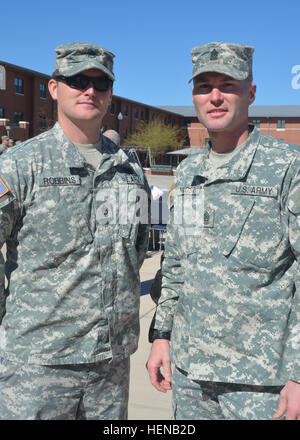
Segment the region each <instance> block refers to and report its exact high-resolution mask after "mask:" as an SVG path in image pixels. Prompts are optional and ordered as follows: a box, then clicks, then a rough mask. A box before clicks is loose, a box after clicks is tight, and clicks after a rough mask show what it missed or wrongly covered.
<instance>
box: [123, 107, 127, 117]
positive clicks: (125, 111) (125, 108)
mask: <svg viewBox="0 0 300 440" xmlns="http://www.w3.org/2000/svg"><path fill="white" fill-rule="evenodd" d="M123 115H124V116H128V105H127V104H124V108H123Z"/></svg>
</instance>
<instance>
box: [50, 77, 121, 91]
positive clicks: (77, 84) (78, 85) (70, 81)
mask: <svg viewBox="0 0 300 440" xmlns="http://www.w3.org/2000/svg"><path fill="white" fill-rule="evenodd" d="M53 78H54V79H56V80H57V81H62V82H64V83H65V84H67V85H68V86H69V87H72V88H73V89H78V90H84V89H86V88H87V86H88V85H89V84H90V83H92V84H93V86H94V89H95V90H97V91H98V92H106V91H107V90H109V89H110V88H111V87H112V84H113V82H112V80H111V79H109V78H108V77H107V76H86V75H83V73H78V74H77V75H73V76H63V75H54V76H53Z"/></svg>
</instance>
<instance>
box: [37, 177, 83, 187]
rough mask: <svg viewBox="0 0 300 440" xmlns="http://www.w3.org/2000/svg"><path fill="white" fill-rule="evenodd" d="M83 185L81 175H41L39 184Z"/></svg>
mask: <svg viewBox="0 0 300 440" xmlns="http://www.w3.org/2000/svg"><path fill="white" fill-rule="evenodd" d="M73 185H81V179H80V177H79V176H73V175H72V176H40V178H39V186H73Z"/></svg>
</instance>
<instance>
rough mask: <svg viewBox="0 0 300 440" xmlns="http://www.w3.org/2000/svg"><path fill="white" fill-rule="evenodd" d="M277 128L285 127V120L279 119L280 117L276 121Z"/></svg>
mask: <svg viewBox="0 0 300 440" xmlns="http://www.w3.org/2000/svg"><path fill="white" fill-rule="evenodd" d="M277 128H281V129H285V120H283V119H282V120H281V119H279V120H278V121H277Z"/></svg>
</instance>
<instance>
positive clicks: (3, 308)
mask: <svg viewBox="0 0 300 440" xmlns="http://www.w3.org/2000/svg"><path fill="white" fill-rule="evenodd" d="M56 52H57V59H56V71H55V73H54V75H53V78H52V79H50V81H49V90H50V93H51V95H52V98H53V99H55V100H57V104H58V122H57V123H56V125H55V126H54V127H53V128H52V129H51V130H49V131H48V132H45V133H43V134H41V135H39V136H37V137H35V138H32V139H30V140H28V141H26V142H23V143H22V144H20V145H17V146H16V147H14V148H13V149H11V150H9V151H8V152H7V153H6V154H5V155H4V156H2V158H1V161H0V170H1V175H0V248H2V246H3V244H4V243H6V247H7V253H6V262H5V261H4V259H3V258H2V256H1V260H0V270H1V277H0V279H1V285H0V322H1V325H0V419H126V418H127V405H128V387H129V357H130V355H131V354H132V353H133V352H134V351H135V350H136V349H137V343H138V336H139V313H138V312H139V301H140V280H139V268H140V267H141V265H142V262H143V260H144V257H145V254H146V250H147V245H148V236H149V230H148V205H147V204H148V198H149V197H150V190H149V188H148V186H147V183H146V179H145V177H144V174H143V171H142V169H141V168H140V166H139V165H138V164H137V163H136V162H135V161H134V160H132V159H130V158H129V157H128V156H127V155H126V154H125V153H124V152H123V151H122V150H121V149H120V148H118V147H117V146H116V145H115V144H114V143H112V142H111V141H110V140H109V139H108V138H105V137H103V136H101V134H100V128H101V122H102V118H103V117H104V115H105V113H106V111H107V108H108V106H109V105H110V102H111V98H112V84H113V81H114V74H113V70H112V69H113V56H114V55H113V54H112V53H111V52H109V51H107V50H106V49H103V48H101V47H99V46H96V45H92V44H89V43H70V44H66V45H61V46H59V47H58V48H56ZM4 263H5V264H4ZM4 271H5V274H6V276H7V279H8V286H7V287H6V288H5V285H4Z"/></svg>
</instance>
